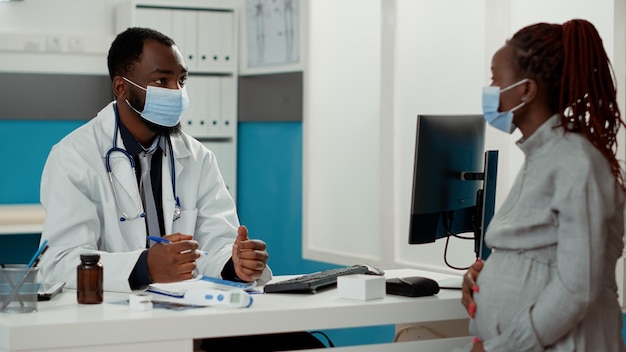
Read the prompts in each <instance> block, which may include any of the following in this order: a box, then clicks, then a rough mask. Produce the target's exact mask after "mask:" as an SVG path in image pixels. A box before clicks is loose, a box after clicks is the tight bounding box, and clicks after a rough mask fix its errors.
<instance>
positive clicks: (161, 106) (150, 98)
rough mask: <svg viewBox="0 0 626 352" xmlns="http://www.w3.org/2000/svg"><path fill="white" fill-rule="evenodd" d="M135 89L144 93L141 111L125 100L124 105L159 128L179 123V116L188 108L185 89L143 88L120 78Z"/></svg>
mask: <svg viewBox="0 0 626 352" xmlns="http://www.w3.org/2000/svg"><path fill="white" fill-rule="evenodd" d="M122 78H123V79H124V80H126V81H127V82H129V83H131V84H132V85H134V86H135V87H137V88H141V89H143V90H145V91H146V102H145V104H144V106H143V111H141V112H140V111H138V110H137V109H135V108H134V107H133V106H132V105H130V103H129V102H128V99H126V104H128V106H130V108H131V109H133V110H134V111H135V112H136V113H138V114H139V115H141V117H143V118H144V119H146V120H148V121H150V122H152V123H155V124H157V125H159V126H164V127H173V126H176V125H177V124H178V123H179V122H180V115H181V114H182V113H183V111H185V109H186V108H187V106H189V97H188V96H187V89H185V87H183V88H181V89H167V88H161V87H155V86H148V88H147V89H146V88H144V87H142V86H140V85H138V84H137V83H135V82H133V81H131V80H129V79H128V78H126V77H122Z"/></svg>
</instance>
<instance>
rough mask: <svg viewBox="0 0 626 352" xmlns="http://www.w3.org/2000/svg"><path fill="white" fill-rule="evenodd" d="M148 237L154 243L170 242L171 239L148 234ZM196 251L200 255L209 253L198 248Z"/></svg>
mask: <svg viewBox="0 0 626 352" xmlns="http://www.w3.org/2000/svg"><path fill="white" fill-rule="evenodd" d="M148 239H149V240H152V241H154V242H156V243H172V241H170V240H168V239H167V238H162V237H155V236H148ZM181 253H184V252H181ZM196 253H198V254H200V255H209V252H205V251H201V250H199V249H196Z"/></svg>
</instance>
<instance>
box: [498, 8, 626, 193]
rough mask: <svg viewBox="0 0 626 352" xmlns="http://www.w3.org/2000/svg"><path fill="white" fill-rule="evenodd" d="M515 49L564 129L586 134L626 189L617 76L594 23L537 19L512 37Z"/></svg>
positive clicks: (520, 66) (519, 64)
mask: <svg viewBox="0 0 626 352" xmlns="http://www.w3.org/2000/svg"><path fill="white" fill-rule="evenodd" d="M507 44H509V45H511V46H512V47H513V49H514V50H513V51H514V56H515V57H514V65H515V69H516V71H517V72H516V73H517V74H519V75H522V76H525V77H528V78H530V79H533V80H535V81H536V82H537V84H538V85H539V89H543V90H545V92H546V94H547V97H548V104H549V108H550V110H551V112H552V113H555V114H556V113H559V114H560V116H561V123H560V125H561V127H562V128H563V129H565V130H566V131H569V132H577V133H582V134H583V135H584V136H585V137H586V138H587V139H588V140H589V141H590V142H591V143H592V144H593V145H594V146H595V147H596V148H597V149H598V150H599V151H600V152H601V153H602V154H603V155H604V156H605V157H606V158H607V160H608V161H609V164H610V165H611V170H612V172H613V175H614V176H615V179H616V181H617V182H618V183H619V184H620V185H621V186H622V189H623V190H624V191H625V192H626V185H625V184H624V176H623V173H622V169H621V167H620V165H619V162H618V160H617V156H616V154H617V133H618V131H619V129H620V127H621V126H624V120H622V118H621V114H620V111H619V107H618V106H617V100H616V87H615V83H614V82H615V77H614V72H613V68H612V66H611V62H610V61H609V58H608V56H607V54H606V51H605V50H604V47H603V45H602V39H601V38H600V35H599V34H598V31H597V30H596V28H595V27H594V26H593V24H591V23H590V22H588V21H586V20H581V19H575V20H571V21H568V22H565V23H564V24H562V25H560V24H550V23H537V24H533V25H530V26H528V27H524V28H522V29H520V30H519V31H518V32H517V33H515V34H514V35H513V37H512V38H511V39H510V40H508V41H507Z"/></svg>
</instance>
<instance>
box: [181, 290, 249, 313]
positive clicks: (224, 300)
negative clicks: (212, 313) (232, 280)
mask: <svg viewBox="0 0 626 352" xmlns="http://www.w3.org/2000/svg"><path fill="white" fill-rule="evenodd" d="M185 300H186V301H187V302H189V303H191V304H195V305H198V306H226V307H231V308H247V307H250V306H251V305H252V297H251V296H250V294H249V293H248V292H246V291H244V290H241V289H229V290H219V289H212V288H196V289H191V290H189V291H187V292H186V293H185Z"/></svg>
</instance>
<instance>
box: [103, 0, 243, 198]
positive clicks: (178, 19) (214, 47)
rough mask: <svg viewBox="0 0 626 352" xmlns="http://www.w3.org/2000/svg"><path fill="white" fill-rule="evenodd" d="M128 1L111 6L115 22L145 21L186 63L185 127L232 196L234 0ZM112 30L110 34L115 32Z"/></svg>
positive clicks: (123, 27)
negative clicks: (210, 156) (212, 158)
mask: <svg viewBox="0 0 626 352" xmlns="http://www.w3.org/2000/svg"><path fill="white" fill-rule="evenodd" d="M224 4H228V3H225V2H224V1H220V0H216V1H206V0H202V1H201V0H195V1H194V0H187V1H185V2H184V3H183V2H179V1H171V2H165V1H161V0H153V1H147V2H145V1H129V2H125V3H121V4H119V5H117V6H116V8H115V20H116V24H115V28H116V32H117V33H120V32H123V31H124V30H126V29H127V28H128V27H148V28H152V29H155V30H158V31H159V32H162V33H163V34H165V35H167V36H169V37H171V38H172V39H173V40H174V42H176V45H177V46H178V48H179V49H180V51H181V53H182V54H183V57H184V58H185V62H186V63H187V66H188V68H189V78H188V80H187V85H186V86H187V94H188V95H189V108H188V109H187V110H186V111H185V112H184V113H183V115H182V117H181V125H182V128H183V130H184V131H185V132H187V133H188V134H190V135H192V136H193V137H195V138H197V139H199V140H200V141H201V142H203V144H204V145H205V146H207V147H209V149H211V150H213V151H214V152H215V154H216V155H217V158H218V163H219V165H220V170H221V171H222V176H224V180H225V181H226V184H227V185H228V188H229V190H230V192H231V195H232V196H233V198H235V195H236V180H237V179H236V175H237V170H236V167H237V69H238V65H237V48H239V45H238V42H237V38H238V34H237V31H238V24H237V23H238V22H237V18H238V17H237V16H238V13H239V8H238V7H237V4H238V3H237V2H234V3H232V4H228V5H224ZM117 33H116V34H117Z"/></svg>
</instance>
